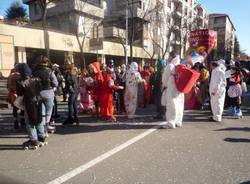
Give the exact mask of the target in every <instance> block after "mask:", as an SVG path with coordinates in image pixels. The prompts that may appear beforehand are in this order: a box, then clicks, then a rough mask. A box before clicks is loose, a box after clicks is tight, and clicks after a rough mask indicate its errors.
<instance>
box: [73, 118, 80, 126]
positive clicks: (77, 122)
mask: <svg viewBox="0 0 250 184" xmlns="http://www.w3.org/2000/svg"><path fill="white" fill-rule="evenodd" d="M73 123H76V124H77V125H79V119H78V117H75V118H74V119H73Z"/></svg>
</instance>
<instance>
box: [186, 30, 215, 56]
mask: <svg viewBox="0 0 250 184" xmlns="http://www.w3.org/2000/svg"><path fill="white" fill-rule="evenodd" d="M189 44H190V47H191V48H199V47H204V48H205V51H206V52H207V54H209V53H210V52H211V50H212V49H215V48H217V32H216V31H213V30H209V29H200V30H195V31H191V32H190V35H189Z"/></svg>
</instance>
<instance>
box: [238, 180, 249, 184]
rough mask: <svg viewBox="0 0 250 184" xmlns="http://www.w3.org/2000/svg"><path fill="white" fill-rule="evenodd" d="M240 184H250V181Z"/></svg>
mask: <svg viewBox="0 0 250 184" xmlns="http://www.w3.org/2000/svg"><path fill="white" fill-rule="evenodd" d="M240 184H250V180H249V181H244V182H241V183H240Z"/></svg>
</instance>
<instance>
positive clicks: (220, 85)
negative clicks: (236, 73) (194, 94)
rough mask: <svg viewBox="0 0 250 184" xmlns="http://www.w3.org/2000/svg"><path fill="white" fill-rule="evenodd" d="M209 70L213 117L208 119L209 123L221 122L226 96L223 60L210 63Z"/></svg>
mask: <svg viewBox="0 0 250 184" xmlns="http://www.w3.org/2000/svg"><path fill="white" fill-rule="evenodd" d="M211 68H212V74H211V79H210V85H209V93H210V104H211V109H212V113H213V117H212V118H210V121H215V122H221V120H222V113H223V110H224V102H225V94H226V75H225V69H226V68H225V65H224V62H223V60H219V61H214V62H212V63H211Z"/></svg>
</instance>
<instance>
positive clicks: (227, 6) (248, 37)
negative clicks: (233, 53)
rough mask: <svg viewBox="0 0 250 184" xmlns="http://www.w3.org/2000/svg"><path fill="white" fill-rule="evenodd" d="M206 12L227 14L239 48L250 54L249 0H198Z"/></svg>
mask: <svg viewBox="0 0 250 184" xmlns="http://www.w3.org/2000/svg"><path fill="white" fill-rule="evenodd" d="M199 2H200V3H201V4H202V5H203V6H204V7H205V8H206V9H207V11H208V13H225V14H228V15H229V16H230V18H231V20H232V22H233V24H234V26H235V28H236V35H237V37H238V39H239V41H240V46H241V50H243V51H244V52H246V53H247V54H249V55H250V0H199Z"/></svg>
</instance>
